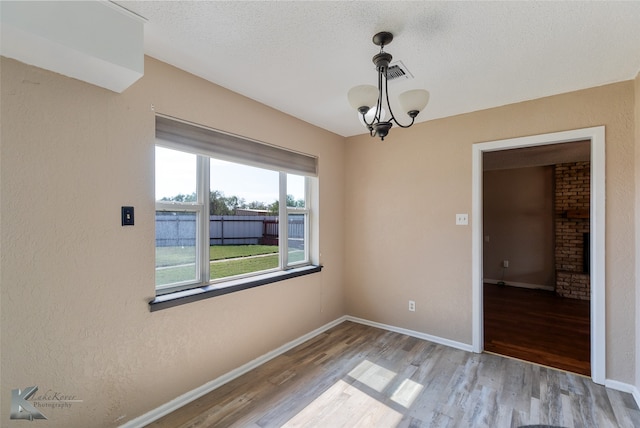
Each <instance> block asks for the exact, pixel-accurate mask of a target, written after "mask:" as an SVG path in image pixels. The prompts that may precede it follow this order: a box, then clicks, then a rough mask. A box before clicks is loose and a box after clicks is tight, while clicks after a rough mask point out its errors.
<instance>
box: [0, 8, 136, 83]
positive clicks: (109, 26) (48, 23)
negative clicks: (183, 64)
mask: <svg viewBox="0 0 640 428" xmlns="http://www.w3.org/2000/svg"><path fill="white" fill-rule="evenodd" d="M0 19H1V22H2V28H1V41H0V54H1V55H3V56H5V57H8V58H13V59H16V60H18V61H21V62H24V63H26V64H30V65H35V66H37V67H40V68H44V69H46V70H50V71H54V72H56V73H60V74H63V75H65V76H69V77H73V78H75V79H79V80H82V81H84V82H88V83H91V84H93V85H97V86H100V87H102V88H106V89H109V90H111V91H114V92H122V91H124V90H125V89H127V88H128V87H129V86H131V85H132V84H133V83H134V82H135V81H136V80H138V79H139V78H140V77H142V76H143V74H144V28H143V24H144V19H143V18H141V17H138V16H136V15H135V14H133V13H131V12H129V11H126V10H124V9H122V8H120V7H119V6H117V5H115V4H113V3H110V2H104V1H81V2H80V1H78V2H75V1H69V2H65V1H52V2H48V1H37V2H30V1H2V2H0Z"/></svg>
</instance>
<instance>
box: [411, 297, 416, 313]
mask: <svg viewBox="0 0 640 428" xmlns="http://www.w3.org/2000/svg"><path fill="white" fill-rule="evenodd" d="M409 310H410V311H411V312H415V311H416V302H414V301H413V300H409Z"/></svg>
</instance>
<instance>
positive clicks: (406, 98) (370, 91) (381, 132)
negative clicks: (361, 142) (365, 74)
mask: <svg viewBox="0 0 640 428" xmlns="http://www.w3.org/2000/svg"><path fill="white" fill-rule="evenodd" d="M392 40H393V34H391V33H389V32H387V31H382V32H380V33H377V34H376V35H375V36H373V43H374V44H375V45H377V46H380V52H379V53H378V54H376V55H374V57H373V59H372V61H373V63H374V64H375V66H376V71H377V74H378V86H377V87H375V86H373V85H358V86H355V87H353V88H351V89H350V90H349V92H348V93H347V99H348V100H349V104H351V107H353V108H354V109H356V110H357V111H358V114H359V116H360V121H361V122H362V123H364V125H365V126H366V127H367V129H368V130H369V134H370V135H371V136H372V137H380V139H381V140H384V137H386V136H387V135H388V134H389V130H390V129H391V127H392V126H393V124H394V123H395V124H396V125H398V126H399V127H401V128H408V127H410V126H411V125H413V123H414V122H415V118H416V116H418V114H419V113H420V112H421V111H422V110H423V109H424V108H425V107H426V106H427V103H428V102H429V92H428V91H426V90H424V89H412V90H409V91H407V92H404V93H402V94H400V96H399V97H398V103H399V104H400V107H401V108H402V109H403V111H404V112H405V113H406V114H407V115H408V116H409V117H410V118H411V123H409V124H408V125H404V124H402V123H400V122H399V121H398V119H396V117H395V115H394V114H393V111H392V110H391V105H390V104H389V92H388V89H387V82H388V78H387V77H388V74H387V71H388V69H389V64H390V63H391V60H392V59H393V57H392V56H391V54H389V53H388V52H385V51H384V46H385V45H387V44H389V43H391V41H392ZM385 111H387V112H389V114H390V115H391V117H390V118H389V120H386V118H385Z"/></svg>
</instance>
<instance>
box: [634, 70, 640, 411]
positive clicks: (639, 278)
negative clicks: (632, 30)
mask: <svg viewBox="0 0 640 428" xmlns="http://www.w3.org/2000/svg"><path fill="white" fill-rule="evenodd" d="M635 112H636V122H635V130H636V146H635V159H636V180H635V186H636V215H635V219H636V383H635V385H636V388H638V390H639V391H640V73H638V75H637V76H636V79H635ZM636 399H637V398H636Z"/></svg>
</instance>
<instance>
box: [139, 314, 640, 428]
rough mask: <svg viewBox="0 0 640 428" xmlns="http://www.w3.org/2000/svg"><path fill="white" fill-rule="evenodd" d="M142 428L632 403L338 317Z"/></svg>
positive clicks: (514, 416)
mask: <svg viewBox="0 0 640 428" xmlns="http://www.w3.org/2000/svg"><path fill="white" fill-rule="evenodd" d="M208 380H210V379H203V384H204V383H205V382H207V381H208ZM149 426H150V427H156V428H160V427H166V428H169V427H170V428H204V427H242V428H258V427H262V428H267V427H269V428H270V427H304V428H310V427H318V428H329V427H330V428H341V427H344V428H355V427H362V428H372V427H376V428H378V427H380V428H387V427H389V428H391V427H393V428H396V427H400V428H409V427H412V428H418V427H425V428H426V427H429V428H441V427H448V428H460V427H464V428H479V427H490V428H521V427H525V426H544V427H566V428H619V427H625V428H627V427H640V410H638V406H637V405H636V403H635V401H634V399H633V397H632V396H631V394H628V393H623V392H619V391H615V390H612V389H609V388H605V387H604V386H602V385H597V384H594V383H593V382H592V381H591V380H590V379H588V378H586V377H584V376H579V375H575V374H572V373H567V372H564V371H560V370H555V369H550V368H546V367H542V366H539V365H535V364H529V363H525V362H522V361H518V360H515V359H512V358H505V357H501V356H498V355H494V354H486V353H485V354H474V353H471V352H466V351H462V350H458V349H454V348H449V347H447V346H443V345H438V344H435V343H433V342H428V341H425V340H421V339H416V338H414V337H410V336H406V335H403V334H399V333H394V332H390V331H386V330H381V329H377V328H374V327H370V326H366V325H362V324H357V323H353V322H343V323H341V324H339V325H337V326H336V327H333V328H331V329H329V330H327V331H326V332H324V333H322V334H320V335H318V336H316V337H314V338H313V339H310V340H308V341H307V342H305V343H303V344H301V345H299V346H297V347H295V348H293V349H291V350H290V351H288V352H286V353H284V354H282V355H280V356H278V357H276V358H274V359H273V360H271V361H269V362H266V363H265V364H263V365H261V366H259V367H258V368H256V369H254V370H251V371H250V372H248V373H246V374H244V375H243V376H240V377H238V378H237V379H235V380H233V381H231V382H229V383H227V384H225V385H223V386H221V387H219V388H218V389H216V390H214V391H212V392H210V393H208V394H206V395H204V396H202V397H200V398H199V399H197V400H195V401H193V402H192V403H190V404H187V405H185V406H183V407H182V408H180V409H178V410H176V411H175V412H173V413H170V414H168V415H167V416H165V417H164V418H162V419H160V420H158V421H156V422H154V423H152V424H151V425H149Z"/></svg>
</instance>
